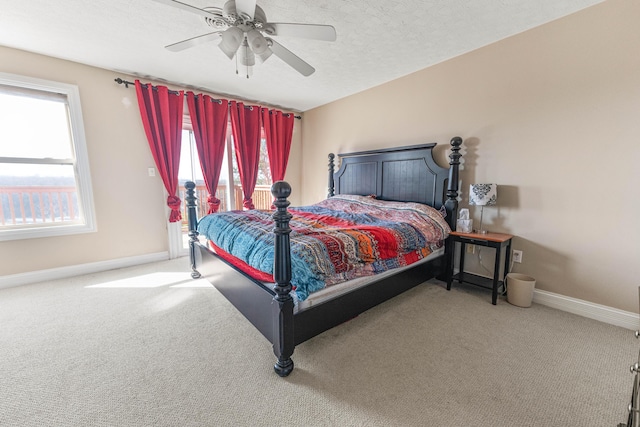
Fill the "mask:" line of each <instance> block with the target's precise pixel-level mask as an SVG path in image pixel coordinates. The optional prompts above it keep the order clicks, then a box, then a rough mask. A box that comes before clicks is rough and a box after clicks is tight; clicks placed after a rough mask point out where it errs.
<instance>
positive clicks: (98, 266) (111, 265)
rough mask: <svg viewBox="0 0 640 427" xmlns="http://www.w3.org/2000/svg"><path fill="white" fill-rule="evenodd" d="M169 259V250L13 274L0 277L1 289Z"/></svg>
mask: <svg viewBox="0 0 640 427" xmlns="http://www.w3.org/2000/svg"><path fill="white" fill-rule="evenodd" d="M167 259H169V253H168V252H157V253H153V254H147V255H139V256H132V257H126V258H118V259H110V260H108V261H98V262H91V263H87V264H79V265H71V266H68V267H59V268H51V269H48V270H37V271H30V272H28V273H20V274H11V275H7V276H1V277H0V289H3V288H12V287H14V286H21V285H27V284H29V283H37V282H42V281H45V280H55V279H64V278H66V277H73V276H79V275H82V274H90V273H98V272H100V271H106V270H113V269H116V268H124V267H132V266H134V265H140V264H147V263H150V262H156V261H164V260H167Z"/></svg>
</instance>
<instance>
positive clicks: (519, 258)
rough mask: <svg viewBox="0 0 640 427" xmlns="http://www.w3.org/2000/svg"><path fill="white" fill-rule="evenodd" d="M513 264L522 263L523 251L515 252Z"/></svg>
mask: <svg viewBox="0 0 640 427" xmlns="http://www.w3.org/2000/svg"><path fill="white" fill-rule="evenodd" d="M513 262H522V251H517V250H514V251H513Z"/></svg>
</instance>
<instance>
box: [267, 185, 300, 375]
mask: <svg viewBox="0 0 640 427" xmlns="http://www.w3.org/2000/svg"><path fill="white" fill-rule="evenodd" d="M271 194H272V195H273V197H274V198H275V201H274V202H273V204H274V205H275V207H276V212H275V213H274V214H273V219H274V220H275V223H276V226H275V228H274V229H273V232H274V233H275V253H274V258H273V279H274V281H275V282H276V285H275V287H274V291H275V292H276V295H275V296H274V297H273V301H274V304H272V307H273V310H274V313H273V314H274V316H273V319H274V325H273V352H274V354H275V355H276V357H277V358H278V361H277V362H276V364H275V366H274V367H273V369H274V370H275V371H276V373H277V374H278V375H280V376H281V377H286V376H287V375H289V374H290V373H291V371H293V360H291V355H292V354H293V350H294V348H295V344H294V335H293V298H292V297H291V242H290V240H289V234H290V233H291V228H289V220H290V219H291V214H290V213H289V212H287V206H289V204H290V203H289V201H288V200H287V198H288V197H289V196H290V195H291V186H290V185H289V184H288V183H286V182H284V181H278V182H275V183H274V184H273V185H272V186H271Z"/></svg>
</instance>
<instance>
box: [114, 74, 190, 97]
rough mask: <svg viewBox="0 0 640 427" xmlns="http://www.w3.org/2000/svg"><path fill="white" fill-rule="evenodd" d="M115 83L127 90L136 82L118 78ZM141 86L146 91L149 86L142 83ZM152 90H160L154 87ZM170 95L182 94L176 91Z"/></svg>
mask: <svg viewBox="0 0 640 427" xmlns="http://www.w3.org/2000/svg"><path fill="white" fill-rule="evenodd" d="M114 81H115V82H116V83H118V84H119V85H124V87H126V88H127V89H129V85H135V83H134V82H128V81H126V80H122V79H121V78H120V77H118V78H117V79H114ZM141 86H142V87H143V88H145V89H146V88H147V87H148V86H149V85H147V84H146V83H141ZM151 89H153V90H158V88H157V87H155V86H153V85H152V86H151ZM169 93H170V94H172V95H178V94H179V93H180V92H178V91H176V90H170V91H169Z"/></svg>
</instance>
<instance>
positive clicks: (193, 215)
mask: <svg viewBox="0 0 640 427" xmlns="http://www.w3.org/2000/svg"><path fill="white" fill-rule="evenodd" d="M184 188H185V189H186V190H187V195H186V197H185V198H184V199H185V202H186V204H187V219H188V221H189V258H190V260H191V277H193V278H194V279H199V278H200V272H198V270H196V247H195V243H196V242H197V241H198V212H197V210H196V209H197V204H196V202H197V201H198V198H197V197H196V191H195V189H196V183H195V182H193V181H187V182H186V183H185V184H184Z"/></svg>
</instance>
